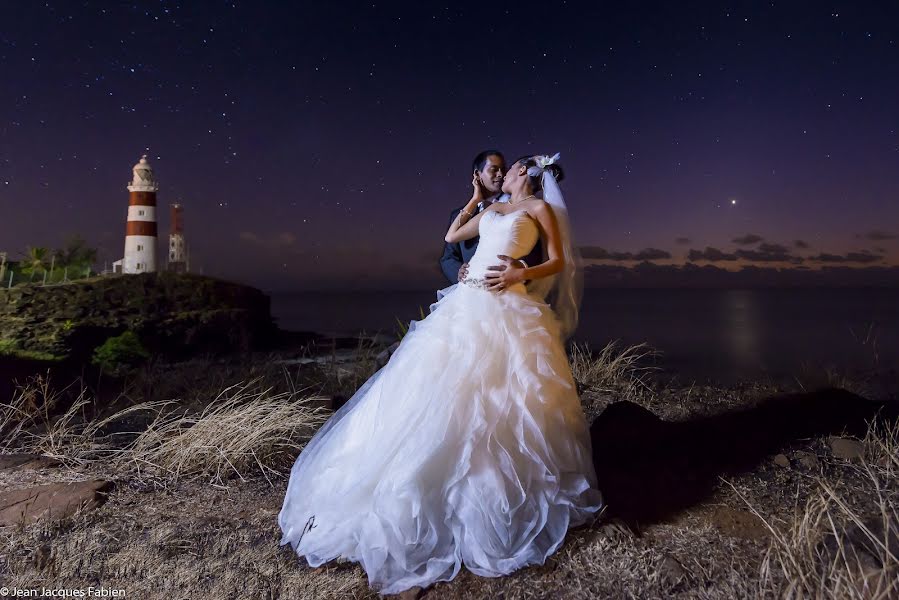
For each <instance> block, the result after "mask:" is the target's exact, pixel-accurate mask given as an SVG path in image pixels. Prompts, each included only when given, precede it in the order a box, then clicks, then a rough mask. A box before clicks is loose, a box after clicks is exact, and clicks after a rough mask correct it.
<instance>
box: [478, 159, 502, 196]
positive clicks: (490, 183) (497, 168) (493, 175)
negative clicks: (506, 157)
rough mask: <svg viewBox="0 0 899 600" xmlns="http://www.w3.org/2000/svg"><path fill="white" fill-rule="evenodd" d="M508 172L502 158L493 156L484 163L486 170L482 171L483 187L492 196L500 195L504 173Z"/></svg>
mask: <svg viewBox="0 0 899 600" xmlns="http://www.w3.org/2000/svg"><path fill="white" fill-rule="evenodd" d="M505 170H506V164H505V162H504V161H503V157H502V156H498V155H496V154H491V155H490V156H488V157H487V162H486V163H484V168H483V169H482V170H481V171H480V173H479V175H480V177H481V185H483V186H484V189H486V190H487V191H488V192H490V193H491V194H498V193H500V191H502V187H503V172H504V171H505Z"/></svg>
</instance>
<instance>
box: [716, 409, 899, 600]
mask: <svg viewBox="0 0 899 600" xmlns="http://www.w3.org/2000/svg"><path fill="white" fill-rule="evenodd" d="M864 443H865V447H866V455H865V458H864V460H862V461H861V462H860V464H852V463H846V464H844V465H842V466H843V468H844V469H846V470H847V471H849V472H851V473H852V474H853V475H856V476H857V481H855V482H854V484H853V485H852V486H851V487H848V488H847V486H844V485H841V482H840V481H838V480H837V481H833V480H828V479H827V478H824V477H820V476H816V477H814V478H813V482H814V486H815V491H814V492H813V493H812V494H811V496H810V497H809V499H808V500H807V501H806V502H805V504H804V506H802V507H801V508H799V509H797V510H796V511H795V514H794V516H793V518H792V520H789V521H784V520H782V519H778V518H776V517H768V518H766V517H765V516H763V515H762V513H761V511H760V510H759V509H757V508H756V507H754V506H753V505H752V504H751V503H750V502H749V501H748V500H746V498H745V497H743V496H742V494H740V493H739V492H737V494H738V495H740V496H741V498H743V500H744V501H746V503H747V504H748V505H749V507H750V510H752V511H753V512H754V513H755V514H756V516H758V517H759V518H760V519H761V520H762V521H763V522H764V524H765V526H766V527H767V528H768V530H769V531H770V532H771V542H770V545H769V547H768V549H767V551H766V553H765V555H764V556H763V557H762V560H761V567H760V576H759V583H758V594H759V595H763V596H776V597H781V598H791V599H792V598H796V599H799V598H835V599H836V598H840V599H843V598H845V599H848V600H855V599H858V600H862V599H881V598H883V599H887V598H895V597H897V596H899V485H897V479H896V473H897V466H899V424H894V425H893V426H891V427H888V428H882V427H878V426H875V425H871V426H870V427H869V430H868V434H867V435H866V437H865V440H864ZM859 483H861V484H863V485H864V488H865V489H864V492H867V495H870V498H868V499H866V500H862V501H860V499H859V497H858V496H859V492H861V491H862V490H859V489H858V488H859ZM731 487H733V486H731ZM733 489H734V491H737V490H736V488H733Z"/></svg>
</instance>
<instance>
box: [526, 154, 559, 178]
mask: <svg viewBox="0 0 899 600" xmlns="http://www.w3.org/2000/svg"><path fill="white" fill-rule="evenodd" d="M559 157H560V154H559V153H558V152H556V153H555V154H553V155H552V156H549V155H548V154H544V155H542V156H537V157H535V158H534V160H535V162H536V163H537V166H535V167H528V175H530V176H531V177H536V176H537V175H540V174H542V173H543V171H544V170H545V169H546V167H548V166H549V165H552V164H555V162H556V161H557V160H559Z"/></svg>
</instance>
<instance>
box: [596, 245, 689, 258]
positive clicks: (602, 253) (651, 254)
mask: <svg viewBox="0 0 899 600" xmlns="http://www.w3.org/2000/svg"><path fill="white" fill-rule="evenodd" d="M581 256H582V257H583V258H585V259H587V260H614V261H625V260H661V259H666V258H671V253H670V252H667V251H666V250H659V249H658V248H645V249H643V250H640V251H639V252H637V253H636V254H634V253H633V252H616V251H614V250H611V251H610V250H606V249H605V248H602V247H600V246H581Z"/></svg>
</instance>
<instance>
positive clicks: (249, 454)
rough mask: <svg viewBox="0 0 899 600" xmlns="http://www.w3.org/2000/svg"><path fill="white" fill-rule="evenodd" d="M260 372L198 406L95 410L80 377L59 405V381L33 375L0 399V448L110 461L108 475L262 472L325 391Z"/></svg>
mask: <svg viewBox="0 0 899 600" xmlns="http://www.w3.org/2000/svg"><path fill="white" fill-rule="evenodd" d="M260 381H261V378H257V379H253V380H250V381H246V382H241V383H239V384H235V385H231V386H228V387H226V388H225V389H223V390H222V391H221V392H220V393H219V394H218V395H217V396H216V397H215V398H213V399H212V400H211V401H209V402H208V403H206V405H205V406H204V407H203V409H202V410H200V411H194V410H191V409H189V408H187V407H185V406H184V405H183V404H181V402H180V401H177V400H166V401H154V402H140V403H136V404H134V405H132V406H128V407H127V408H124V409H122V410H119V411H116V412H114V413H113V414H111V415H109V416H106V417H102V418H101V417H99V416H96V415H95V413H94V411H93V410H89V408H88V407H91V406H92V405H93V398H91V397H90V393H89V391H88V389H87V388H86V387H84V386H83V385H82V387H81V388H80V390H79V391H78V392H77V394H76V396H75V399H74V401H73V402H72V403H71V405H70V406H69V407H68V408H61V407H60V405H61V403H62V398H63V397H65V395H64V394H63V391H65V390H54V389H53V388H52V387H51V386H50V383H49V381H48V380H47V378H45V377H43V376H38V377H35V378H33V379H31V380H30V381H29V382H28V384H26V385H24V386H21V387H20V388H19V389H18V390H17V392H16V394H14V396H13V398H12V401H11V402H10V403H8V404H0V451H2V452H34V453H39V454H44V455H47V456H51V457H54V458H57V459H59V460H61V461H62V462H63V463H64V464H66V465H68V466H70V467H73V466H87V467H95V468H98V469H107V468H111V469H112V472H113V473H114V474H115V475H116V476H129V477H131V478H133V479H137V480H142V479H152V480H153V481H154V482H156V483H160V482H161V483H162V484H163V485H166V484H168V483H174V482H176V481H178V480H180V479H184V478H206V479H208V480H209V481H211V482H212V483H216V484H222V483H224V481H225V480H226V479H228V478H230V477H231V476H232V475H236V476H237V477H239V478H243V477H244V475H245V474H247V473H249V472H254V473H261V474H262V475H263V476H264V477H266V479H268V477H269V475H277V474H278V473H280V472H282V470H283V468H284V467H285V466H286V465H288V464H289V463H290V462H291V461H292V460H293V459H295V458H296V455H297V453H298V452H299V450H301V449H302V447H303V446H304V445H305V443H306V441H308V440H309V439H310V438H311V437H312V435H313V434H314V433H315V431H316V430H317V429H318V428H319V427H320V426H321V425H322V423H324V422H325V421H326V420H327V418H328V414H329V411H328V410H327V409H325V408H324V407H323V405H325V404H327V399H324V398H321V397H318V396H308V395H302V394H301V392H302V390H295V391H288V392H283V393H278V394H273V393H272V390H271V388H270V387H263V386H260V385H259V383H260ZM128 427H134V428H135V430H134V431H131V430H128V429H127V428H128ZM269 481H270V480H269Z"/></svg>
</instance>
